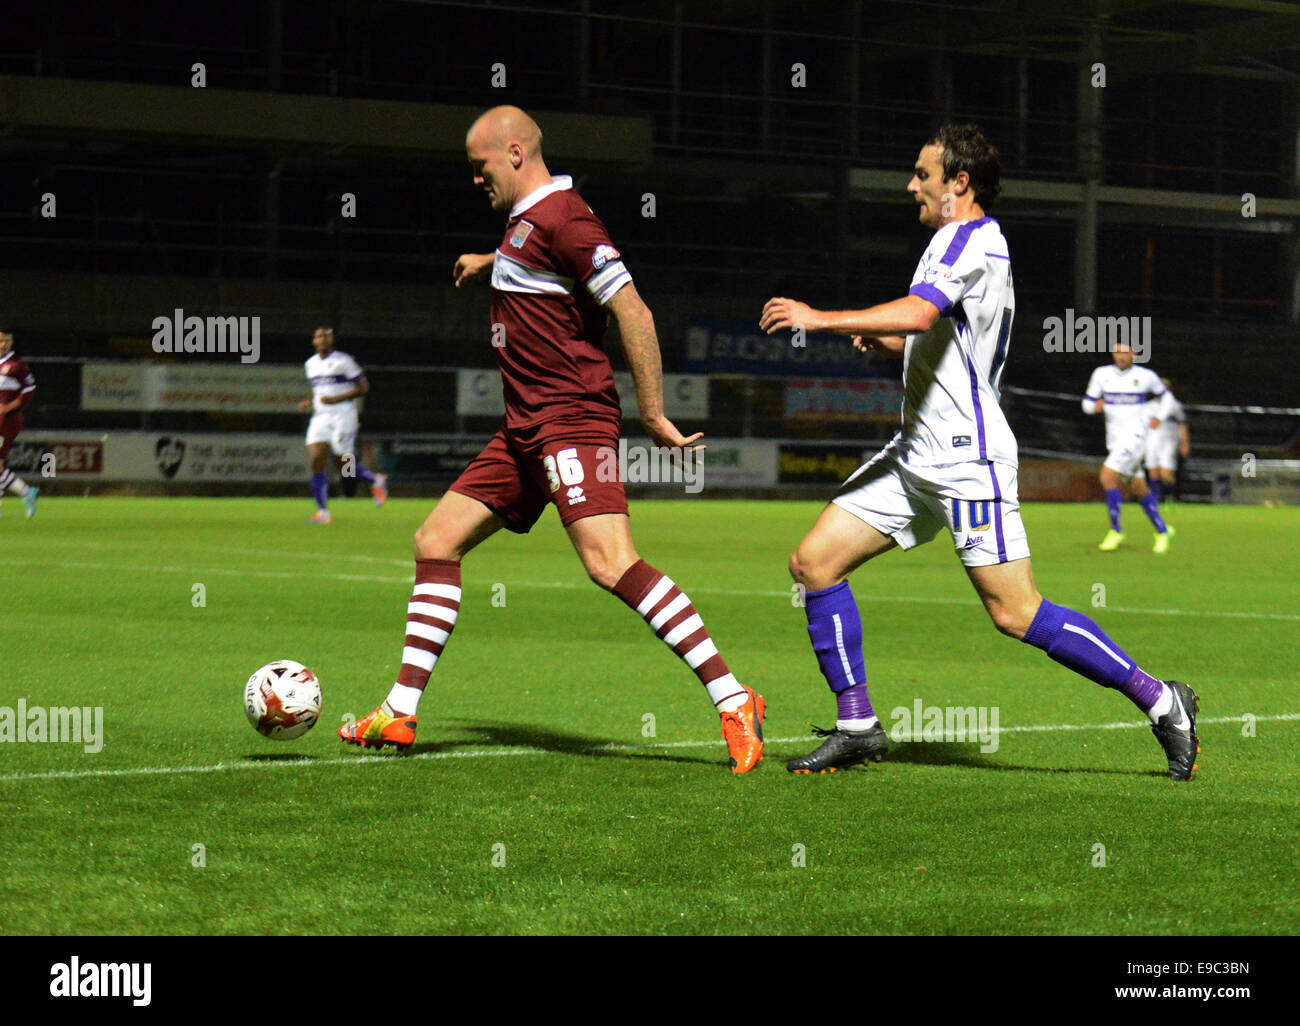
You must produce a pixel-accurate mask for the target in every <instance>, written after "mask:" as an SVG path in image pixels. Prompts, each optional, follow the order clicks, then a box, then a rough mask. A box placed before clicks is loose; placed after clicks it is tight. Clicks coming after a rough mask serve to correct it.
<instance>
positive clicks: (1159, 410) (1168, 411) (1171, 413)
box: [1147, 388, 1187, 451]
mask: <svg viewBox="0 0 1300 1026" xmlns="http://www.w3.org/2000/svg"><path fill="white" fill-rule="evenodd" d="M1155 415H1156V416H1157V417H1159V418H1160V426H1159V427H1158V428H1156V429H1155V432H1154V434H1155V435H1156V438H1157V439H1158V440H1159V441H1161V442H1163V443H1164V444H1165V445H1169V444H1170V443H1173V444H1174V445H1175V446H1177V445H1178V443H1179V441H1180V438H1179V434H1178V425H1179V424H1185V423H1187V412H1186V411H1185V410H1184V409H1183V404H1182V403H1180V402H1179V401H1178V400H1177V399H1175V398H1174V393H1173V392H1171V391H1169V389H1167V388H1166V389H1165V394H1164V395H1162V396H1161V397H1160V399H1159V401H1158V402H1157V403H1156V413H1155ZM1147 423H1150V421H1148V422H1147ZM1175 451H1177V450H1175Z"/></svg>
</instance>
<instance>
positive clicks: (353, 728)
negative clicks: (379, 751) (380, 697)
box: [339, 705, 416, 752]
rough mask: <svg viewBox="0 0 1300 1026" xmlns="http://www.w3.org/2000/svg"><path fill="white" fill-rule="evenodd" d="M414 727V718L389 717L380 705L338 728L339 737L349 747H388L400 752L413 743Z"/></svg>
mask: <svg viewBox="0 0 1300 1026" xmlns="http://www.w3.org/2000/svg"><path fill="white" fill-rule="evenodd" d="M415 725H416V719H415V717H414V716H389V715H388V714H387V713H386V712H384V707H383V706H382V705H381V706H380V707H379V708H378V709H376V710H375V711H374V712H372V713H370V715H368V716H363V717H361V719H359V720H357V721H356V722H355V723H345V724H343V726H341V727H339V737H340V738H341V739H342V740H344V741H346V742H347V743H348V744H350V745H360V746H361V747H362V748H383V747H384V746H385V745H388V746H390V747H392V748H396V749H397V750H398V751H399V752H402V751H405V750H406V749H408V748H410V747H411V744H412V742H414V741H415Z"/></svg>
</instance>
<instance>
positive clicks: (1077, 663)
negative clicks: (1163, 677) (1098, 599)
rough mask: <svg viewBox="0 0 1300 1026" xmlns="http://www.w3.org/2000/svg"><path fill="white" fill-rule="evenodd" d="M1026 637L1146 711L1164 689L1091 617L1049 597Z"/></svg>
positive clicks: (1070, 666) (1079, 672)
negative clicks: (1053, 602) (1060, 604)
mask: <svg viewBox="0 0 1300 1026" xmlns="http://www.w3.org/2000/svg"><path fill="white" fill-rule="evenodd" d="M1024 640H1025V643H1026V644H1029V645H1033V646H1034V647H1035V648H1041V649H1042V650H1043V651H1044V652H1046V653H1047V654H1048V655H1049V656H1051V657H1052V658H1053V659H1055V660H1056V661H1057V662H1058V663H1060V664H1061V665H1062V666H1065V667H1068V668H1069V669H1071V670H1073V671H1074V672H1075V673H1078V674H1081V675H1082V676H1084V677H1087V678H1088V679H1089V680H1090V681H1093V682H1095V683H1097V684H1100V685H1101V686H1102V687H1106V688H1114V689H1115V690H1116V691H1118V692H1120V693H1121V694H1122V695H1124V696H1125V697H1127V698H1128V699H1129V700H1130V701H1132V702H1133V703H1134V704H1135V705H1137V707H1138V708H1139V709H1141V710H1142V711H1143V712H1147V711H1149V710H1150V709H1151V707H1152V706H1153V705H1155V704H1156V699H1158V698H1159V697H1160V696H1161V694H1162V693H1163V692H1164V682H1163V681H1159V680H1157V679H1156V678H1155V677H1152V676H1151V675H1150V674H1149V673H1146V672H1144V671H1143V670H1142V669H1141V668H1140V667H1139V666H1138V665H1137V663H1135V662H1134V661H1133V660H1132V659H1130V658H1129V657H1128V655H1127V654H1126V653H1125V652H1124V650H1123V649H1122V648H1120V647H1119V646H1118V645H1117V644H1115V642H1113V641H1112V640H1111V639H1110V638H1108V637H1107V636H1106V632H1105V631H1103V630H1102V629H1101V628H1100V627H1098V626H1097V625H1096V624H1095V623H1093V622H1092V621H1091V620H1090V619H1088V618H1087V617H1086V616H1084V615H1083V614H1082V613H1080V612H1076V611H1075V610H1073V609H1067V608H1066V607H1065V606H1057V605H1053V604H1052V603H1051V602H1048V601H1047V599H1043V603H1042V605H1040V606H1039V607H1038V612H1037V613H1036V614H1035V616H1034V622H1033V623H1031V624H1030V625H1029V630H1027V631H1025V637H1024Z"/></svg>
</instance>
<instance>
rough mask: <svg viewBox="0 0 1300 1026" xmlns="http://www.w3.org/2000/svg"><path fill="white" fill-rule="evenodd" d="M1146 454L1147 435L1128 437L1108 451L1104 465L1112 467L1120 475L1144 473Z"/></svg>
mask: <svg viewBox="0 0 1300 1026" xmlns="http://www.w3.org/2000/svg"><path fill="white" fill-rule="evenodd" d="M1146 454H1147V436H1146V435H1138V436H1137V437H1135V438H1131V439H1126V440H1125V441H1124V443H1123V444H1122V445H1120V446H1118V447H1117V448H1114V449H1112V450H1111V451H1110V452H1108V453H1107V454H1106V463H1105V464H1104V465H1105V466H1107V467H1110V469H1111V470H1113V471H1115V473H1117V474H1118V475H1119V476H1120V477H1132V476H1133V475H1134V474H1140V473H1142V465H1143V461H1144V460H1145V459H1146Z"/></svg>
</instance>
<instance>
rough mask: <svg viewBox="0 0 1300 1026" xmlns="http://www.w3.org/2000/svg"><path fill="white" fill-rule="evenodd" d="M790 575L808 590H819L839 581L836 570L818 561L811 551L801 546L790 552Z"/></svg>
mask: <svg viewBox="0 0 1300 1026" xmlns="http://www.w3.org/2000/svg"><path fill="white" fill-rule="evenodd" d="M789 569H790V576H791V578H793V580H794V582H795V583H796V584H801V585H803V587H804V588H805V589H806V590H810V591H819V590H821V589H822V588H829V587H831V586H832V585H834V584H836V583H838V581H840V580H842V578H840V577H837V576H836V573H835V570H834V569H832V568H831V567H828V566H826V565H825V564H823V563H822V562H820V561H818V560H817V559H816V558H815V557H814V556H813V555H812V554H811V553H809V552H807V551H806V550H804V549H802V548H799V549H795V550H794V552H792V553H790V567H789Z"/></svg>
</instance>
